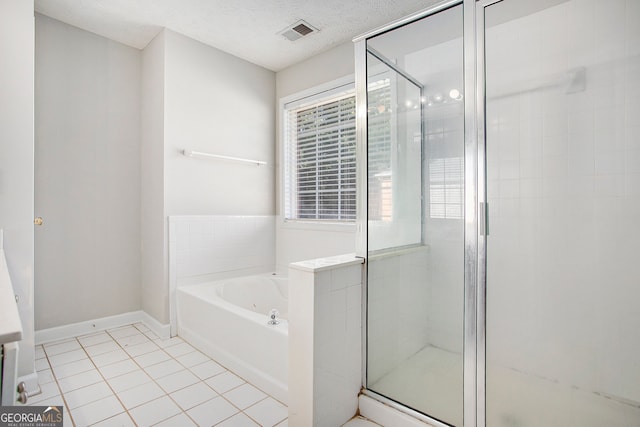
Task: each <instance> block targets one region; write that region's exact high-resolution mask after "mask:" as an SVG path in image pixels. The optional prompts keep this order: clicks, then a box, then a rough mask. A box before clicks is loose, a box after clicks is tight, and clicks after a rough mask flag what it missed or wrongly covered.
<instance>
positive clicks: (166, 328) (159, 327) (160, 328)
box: [139, 311, 171, 340]
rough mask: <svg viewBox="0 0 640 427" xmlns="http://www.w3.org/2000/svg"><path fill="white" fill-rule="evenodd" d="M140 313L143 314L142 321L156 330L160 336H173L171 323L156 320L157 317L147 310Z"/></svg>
mask: <svg viewBox="0 0 640 427" xmlns="http://www.w3.org/2000/svg"><path fill="white" fill-rule="evenodd" d="M139 313H141V316H142V319H141V322H142V323H144V324H145V325H147V327H148V328H149V329H151V330H152V331H153V332H155V334H156V335H157V336H159V337H160V338H162V339H163V340H166V339H168V338H171V326H170V325H168V324H167V325H163V324H162V323H160V322H158V320H156V318H155V317H153V316H151V315H150V314H149V313H147V312H146V311H140V312H139Z"/></svg>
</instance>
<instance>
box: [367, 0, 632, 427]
mask: <svg viewBox="0 0 640 427" xmlns="http://www.w3.org/2000/svg"><path fill="white" fill-rule="evenodd" d="M638 22H640V3H638V2H636V1H625V0H616V1H614V2H599V1H597V0H544V1H535V2H532V1H530V0H485V1H474V0H465V1H446V2H440V3H438V4H436V5H435V6H433V7H431V8H430V9H428V10H425V11H422V12H420V13H418V14H416V15H415V16H412V17H408V18H406V19H403V20H400V21H398V22H395V23H392V24H390V25H388V26H385V27H383V28H381V29H379V30H376V31H374V32H372V33H369V34H367V35H364V36H362V37H360V38H358V39H357V40H356V86H357V102H358V127H357V128H358V156H359V159H360V163H359V170H358V187H359V193H360V198H359V200H358V203H359V206H358V212H359V214H358V230H359V240H358V252H359V254H360V255H362V256H364V257H365V258H366V267H367V270H366V271H367V281H366V286H365V295H364V297H365V300H366V304H365V310H364V311H365V313H364V319H363V321H364V323H363V325H364V326H365V327H364V333H363V341H364V343H365V347H364V350H365V351H364V361H363V368H364V369H363V370H364V378H363V382H364V384H365V386H366V387H365V389H366V390H365V394H367V395H368V396H370V397H372V398H374V399H377V400H379V401H381V402H383V403H386V404H388V405H391V406H394V407H395V408H397V409H399V410H401V411H404V412H407V413H409V414H411V415H413V416H415V417H417V418H419V419H423V420H425V421H428V422H429V423H431V424H432V425H435V426H466V427H470V426H491V427H535V426H541V425H544V426H557V427H561V426H562V427H564V426H574V425H575V426H577V425H580V426H590V427H596V426H598V427H599V426H602V425H607V426H615V427H618V426H619V427H623V426H627V427H628V426H637V425H640V363H639V362H638V360H640V358H639V357H638V354H640V339H639V338H638V336H639V335H638V328H639V327H640V310H638V309H637V307H636V306H637V301H638V300H640V279H639V277H640V274H639V273H638V271H637V269H636V267H635V265H637V257H638V252H637V242H638V241H640V219H639V218H640V167H639V166H638V165H640V127H639V126H640V125H638V123H639V120H638V119H639V118H640V101H638V100H639V99H640V30H638V28H640V27H639V26H638V25H637V24H638ZM363 159H366V162H365V161H363Z"/></svg>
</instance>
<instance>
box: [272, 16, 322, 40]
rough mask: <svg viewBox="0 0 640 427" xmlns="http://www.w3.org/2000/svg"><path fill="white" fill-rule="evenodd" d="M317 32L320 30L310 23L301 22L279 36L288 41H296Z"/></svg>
mask: <svg viewBox="0 0 640 427" xmlns="http://www.w3.org/2000/svg"><path fill="white" fill-rule="evenodd" d="M317 31H319V30H318V29H317V28H315V27H314V26H312V25H311V24H309V23H308V22H305V21H303V20H300V21H298V22H296V23H295V24H293V25H290V26H288V27H287V28H285V29H284V30H282V31H280V32H279V33H278V34H280V35H282V36H283V37H284V38H286V39H287V40H290V41H295V40H298V39H299V38H302V37H304V36H307V35H309V34H311V33H315V32H317Z"/></svg>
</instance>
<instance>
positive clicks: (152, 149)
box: [142, 30, 275, 324]
mask: <svg viewBox="0 0 640 427" xmlns="http://www.w3.org/2000/svg"><path fill="white" fill-rule="evenodd" d="M142 56H143V61H142V62H143V78H142V80H143V83H142V84H143V89H142V98H143V101H142V105H143V108H142V196H143V199H142V233H143V237H142V247H143V257H142V264H143V267H142V272H143V274H142V277H143V280H142V283H143V285H142V286H143V296H142V300H143V309H144V311H146V312H147V313H148V314H150V315H151V316H153V317H154V318H156V319H157V320H158V321H160V322H161V323H164V324H167V323H169V283H168V281H167V280H168V262H169V261H168V246H169V240H168V235H167V232H168V227H169V225H168V216H172V215H273V213H274V199H275V188H274V158H275V155H274V146H275V124H274V123H275V118H274V114H275V113H274V109H273V106H274V105H275V75H274V73H273V72H271V71H269V70H266V69H264V68H262V67H259V66H257V65H255V64H251V63H249V62H247V61H244V60H241V59H239V58H236V57H234V56H232V55H229V54H227V53H224V52H222V51H220V50H218V49H215V48H212V47H210V46H206V45H204V44H202V43H199V42H197V41H195V40H192V39H189V38H187V37H185V36H182V35H180V34H177V33H174V32H172V31H169V30H163V31H162V32H161V33H160V34H159V35H158V36H157V37H156V38H155V39H154V40H153V41H152V42H151V43H150V44H149V45H148V46H147V47H146V48H145V49H144V51H143V53H142ZM184 149H190V150H194V151H202V152H206V153H212V154H220V155H225V156H231V157H241V158H250V159H257V160H263V161H266V162H267V166H260V167H257V166H254V165H248V164H243V163H234V162H225V161H216V160H208V159H200V158H190V157H185V156H184V155H182V151H183V150H184Z"/></svg>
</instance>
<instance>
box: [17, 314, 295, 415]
mask: <svg viewBox="0 0 640 427" xmlns="http://www.w3.org/2000/svg"><path fill="white" fill-rule="evenodd" d="M36 370H37V371H38V376H39V379H40V386H41V388H42V394H40V395H37V396H33V397H31V398H29V401H28V404H29V405H36V406H41V405H63V406H64V409H65V414H64V417H65V418H64V425H65V426H71V425H73V426H77V427H84V426H89V425H97V426H136V425H137V426H151V425H158V426H195V425H202V426H211V425H215V426H239V425H242V426H279V427H284V426H287V425H288V423H287V407H286V406H285V405H283V404H282V403H280V402H278V401H277V400H276V399H274V398H273V397H271V396H269V395H267V394H266V393H263V392H262V391H260V390H258V389H257V388H256V387H254V386H253V385H251V384H249V383H247V382H246V381H244V380H243V379H242V378H240V377H238V376H236V375H235V374H234V373H232V372H230V371H228V370H227V369H225V368H224V367H222V366H220V365H219V364H218V363H216V362H215V361H213V360H211V359H210V358H209V357H207V356H206V355H204V354H203V353H200V352H199V351H197V350H196V349H195V348H193V347H192V346H191V345H189V344H188V343H186V342H185V341H183V340H182V339H181V338H172V339H170V340H160V339H159V338H158V337H157V336H156V335H155V334H154V333H153V332H151V331H150V330H149V329H148V328H147V327H146V326H144V325H142V324H135V325H130V326H125V327H121V328H117V329H111V330H108V331H106V332H99V333H96V334H91V335H84V336H80V337H76V338H72V339H68V340H63V341H57V342H53V343H48V344H44V346H36Z"/></svg>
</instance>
